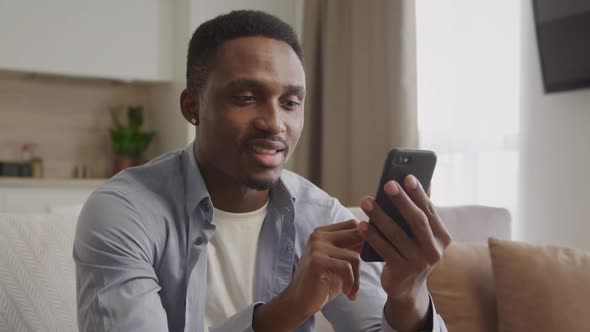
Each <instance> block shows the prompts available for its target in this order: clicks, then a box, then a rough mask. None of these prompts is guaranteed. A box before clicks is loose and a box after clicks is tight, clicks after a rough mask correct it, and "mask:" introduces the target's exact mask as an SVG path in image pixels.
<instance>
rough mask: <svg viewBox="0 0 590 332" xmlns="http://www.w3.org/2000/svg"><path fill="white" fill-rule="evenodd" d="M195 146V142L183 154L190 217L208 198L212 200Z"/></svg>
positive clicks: (187, 206)
mask: <svg viewBox="0 0 590 332" xmlns="http://www.w3.org/2000/svg"><path fill="white" fill-rule="evenodd" d="M194 146H195V143H194V142H193V143H191V144H189V145H188V146H187V147H186V148H185V149H184V150H183V151H182V154H181V159H182V172H183V176H184V188H185V189H184V192H185V204H186V212H187V213H188V215H189V216H190V215H192V213H193V211H195V209H196V208H197V207H198V206H199V204H201V201H203V200H204V199H206V198H208V199H210V197H209V191H208V190H207V186H206V185H205V180H203V176H202V174H201V170H200V169H199V166H198V165H197V160H196V158H195V152H194Z"/></svg>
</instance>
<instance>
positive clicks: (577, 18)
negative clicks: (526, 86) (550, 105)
mask: <svg viewBox="0 0 590 332" xmlns="http://www.w3.org/2000/svg"><path fill="white" fill-rule="evenodd" d="M533 5H534V13H535V24H536V30H537V43H538V45H539V53H540V55H541V67H542V70H543V83H544V85H545V92H557V91H565V90H574V89H581V88H587V87H590V0H533Z"/></svg>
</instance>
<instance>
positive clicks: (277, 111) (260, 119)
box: [254, 102, 287, 135]
mask: <svg viewBox="0 0 590 332" xmlns="http://www.w3.org/2000/svg"><path fill="white" fill-rule="evenodd" d="M254 126H255V127H256V129H258V130H261V131H265V132H268V133H269V134H273V135H274V134H279V133H282V132H284V131H285V130H286V129H287V127H286V126H285V122H284V121H283V119H282V110H281V106H280V105H279V104H278V103H275V102H269V103H268V104H267V105H264V106H263V107H261V108H260V109H259V113H258V116H257V117H256V119H255V120H254Z"/></svg>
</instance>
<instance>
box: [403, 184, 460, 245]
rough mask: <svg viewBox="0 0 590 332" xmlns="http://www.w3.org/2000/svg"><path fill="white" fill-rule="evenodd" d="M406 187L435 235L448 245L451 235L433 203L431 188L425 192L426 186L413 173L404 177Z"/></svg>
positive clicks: (409, 195)
mask: <svg viewBox="0 0 590 332" xmlns="http://www.w3.org/2000/svg"><path fill="white" fill-rule="evenodd" d="M404 188H405V191H406V193H407V195H408V197H409V198H410V199H411V200H412V201H413V202H414V204H415V205H416V206H417V207H418V208H419V209H420V210H421V211H422V212H423V213H424V215H425V216H426V220H427V222H428V224H429V225H430V229H431V231H432V234H433V236H434V237H435V238H436V239H438V240H439V241H440V242H441V243H442V244H443V245H444V247H447V246H448V245H449V243H450V242H451V236H450V234H449V232H448V230H447V228H446V226H445V225H444V224H443V222H442V220H441V218H440V216H439V215H438V213H437V212H436V209H435V208H434V204H432V201H431V200H430V188H429V189H428V193H425V192H424V188H423V187H422V185H421V184H420V182H419V181H418V180H416V178H415V177H414V176H413V175H409V176H407V177H406V178H405V179H404Z"/></svg>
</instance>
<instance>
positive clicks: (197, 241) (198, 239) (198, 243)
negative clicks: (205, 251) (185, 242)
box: [194, 236, 203, 246]
mask: <svg viewBox="0 0 590 332" xmlns="http://www.w3.org/2000/svg"><path fill="white" fill-rule="evenodd" d="M194 244H195V245H196V246H200V245H201V244H203V238H202V237H200V236H199V237H198V238H196V239H195V242H194Z"/></svg>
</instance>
